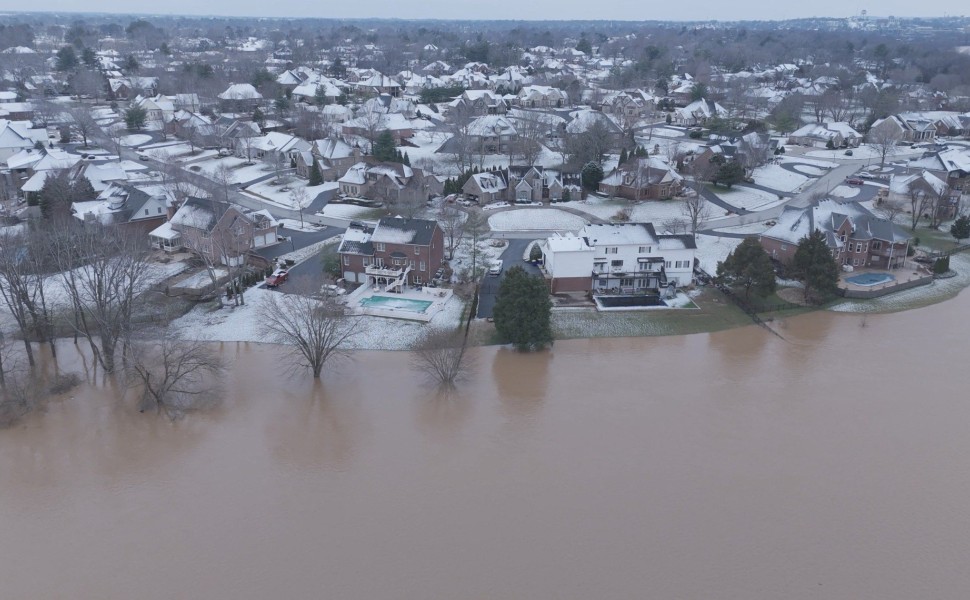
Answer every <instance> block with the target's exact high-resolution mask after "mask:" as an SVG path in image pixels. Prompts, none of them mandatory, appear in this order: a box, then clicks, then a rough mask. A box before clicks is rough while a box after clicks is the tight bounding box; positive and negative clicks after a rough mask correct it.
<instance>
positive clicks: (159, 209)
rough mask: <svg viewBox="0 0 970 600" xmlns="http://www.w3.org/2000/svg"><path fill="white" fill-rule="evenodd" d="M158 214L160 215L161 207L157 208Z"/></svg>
mask: <svg viewBox="0 0 970 600" xmlns="http://www.w3.org/2000/svg"><path fill="white" fill-rule="evenodd" d="M158 214H162V207H161V206H159V207H158Z"/></svg>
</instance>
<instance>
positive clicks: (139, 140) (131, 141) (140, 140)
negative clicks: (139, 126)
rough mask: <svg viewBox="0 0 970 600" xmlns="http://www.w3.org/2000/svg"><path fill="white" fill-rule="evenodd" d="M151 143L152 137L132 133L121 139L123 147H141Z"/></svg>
mask: <svg viewBox="0 0 970 600" xmlns="http://www.w3.org/2000/svg"><path fill="white" fill-rule="evenodd" d="M150 141H152V136H150V135H147V134H144V133H133V134H131V135H126V136H125V137H123V138H121V143H122V144H124V145H125V146H141V145H142V144H147V143H148V142H150Z"/></svg>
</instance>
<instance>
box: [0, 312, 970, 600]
mask: <svg viewBox="0 0 970 600" xmlns="http://www.w3.org/2000/svg"><path fill="white" fill-rule="evenodd" d="M968 307H970V295H968V294H963V295H961V296H959V297H958V298H956V299H954V300H951V301H949V302H946V303H944V304H941V305H937V306H933V307H929V308H925V309H921V310H916V311H911V312H906V313H900V314H892V315H881V316H869V317H867V318H863V317H861V316H857V315H837V314H829V313H816V314H811V315H806V316H803V317H797V318H793V319H790V320H787V321H784V322H782V323H777V324H776V327H777V330H778V331H779V332H780V333H781V334H782V335H783V336H784V337H785V339H784V340H782V339H779V338H778V337H776V336H773V335H771V334H769V333H767V332H765V331H764V330H762V329H759V328H756V327H748V328H744V329H738V330H734V331H727V332H722V333H716V334H709V335H708V334H701V335H692V336H683V337H665V338H644V339H609V340H590V341H573V342H566V343H557V344H556V346H555V348H554V350H552V351H551V352H548V353H542V354H532V355H521V354H515V353H512V352H510V351H507V350H504V349H497V348H486V349H481V350H477V351H476V352H475V357H476V359H477V362H478V369H477V371H476V375H475V376H474V378H473V379H472V381H470V382H469V383H468V384H466V385H465V386H463V387H462V388H460V393H459V394H457V395H454V396H451V397H446V396H442V395H439V394H436V393H435V392H433V391H432V390H430V389H429V388H427V387H425V386H423V385H422V384H421V383H420V381H419V380H418V379H417V378H416V376H415V375H414V373H413V372H412V370H411V368H410V366H409V357H408V355H407V354H404V353H362V354H360V355H358V356H357V357H356V358H355V359H354V360H353V361H352V362H348V363H345V364H342V365H340V366H339V367H338V368H336V369H334V370H333V371H331V372H330V373H328V374H327V375H326V378H325V381H324V383H322V384H319V385H314V384H313V383H311V382H309V381H308V380H307V379H306V378H300V377H293V376H290V375H288V374H287V373H286V372H285V365H286V359H285V357H283V356H281V354H280V353H279V351H278V349H275V348H272V347H259V346H255V345H246V344H240V345H236V344H231V345H229V344H227V345H224V346H223V351H224V354H225V355H226V357H227V358H228V359H229V360H230V361H231V362H232V372H231V376H230V378H229V383H228V389H227V399H226V401H225V402H224V404H223V405H222V407H221V408H220V409H217V410H215V411H213V412H210V413H207V414H203V415H192V416H189V417H188V418H186V419H184V420H181V421H178V422H174V423H172V422H170V421H168V420H166V419H164V418H156V417H154V416H150V415H143V414H139V413H138V412H137V411H136V410H135V409H134V407H133V406H134V403H133V400H131V399H127V400H125V399H120V398H119V396H118V394H117V393H116V391H114V390H112V389H107V388H105V387H101V386H97V387H95V386H91V385H85V386H83V387H82V388H80V389H78V390H77V391H76V392H75V394H74V395H73V397H71V398H68V399H64V400H62V401H58V402H55V403H53V404H52V405H51V406H50V407H49V408H48V410H47V411H46V412H45V413H43V414H36V415H32V416H31V417H30V418H29V419H28V420H27V422H26V423H25V424H23V425H20V426H17V427H15V428H13V429H10V430H5V431H0V597H2V598H4V599H21V598H23V599H35V598H99V599H114V598H119V599H120V598H123V599H130V598H140V599H154V598H159V599H162V598H164V599H169V598H233V599H249V598H253V599H257V598H258V599H264V598H328V599H345V598H347V599H358V598H359V599H366V600H382V599H420V600H429V599H439V598H440V599H449V600H453V599H497V598H502V599H504V598H516V599H518V598H524V599H544V598H550V599H557V600H571V599H577V600H579V599H582V600H588V599H591V598H596V599H641V598H663V599H681V598H682V599H690V600H697V599H717V600H732V599H737V600H752V599H761V598H766V599H767V598H770V599H776V598H784V599H786V600H800V599H821V598H838V599H843V598H852V599H856V600H858V599H870V598H871V599H879V600H888V599H907V600H908V599H912V598H944V599H946V598H966V597H968V596H970V569H968V568H967V564H968V563H970V510H968V508H967V499H968V497H970V435H968V433H970V394H968V393H967V389H968V384H970V379H968V374H967V373H968V369H967V362H966V357H967V356H968V350H970V335H968V334H970V320H968V319H966V318H965V315H966V314H967V313H968V310H967V309H968ZM68 348H70V346H69V345H68V344H65V346H64V350H63V351H62V354H63V355H66V354H68V353H69V352H68V350H67V349H68ZM65 360H66V359H65ZM73 368H74V369H75V370H79V369H80V367H79V366H77V365H74V367H73Z"/></svg>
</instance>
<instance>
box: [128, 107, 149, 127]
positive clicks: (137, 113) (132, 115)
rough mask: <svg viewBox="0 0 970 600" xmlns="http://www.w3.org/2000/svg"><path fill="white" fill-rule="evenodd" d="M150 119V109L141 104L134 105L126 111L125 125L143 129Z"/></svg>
mask: <svg viewBox="0 0 970 600" xmlns="http://www.w3.org/2000/svg"><path fill="white" fill-rule="evenodd" d="M147 119H148V111H146V110H145V109H144V108H142V107H140V106H132V107H131V108H129V109H128V110H126V111H125V126H126V127H128V129H130V130H134V129H143V128H144V127H145V121H146V120H147Z"/></svg>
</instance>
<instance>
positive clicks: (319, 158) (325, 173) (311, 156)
mask: <svg viewBox="0 0 970 600" xmlns="http://www.w3.org/2000/svg"><path fill="white" fill-rule="evenodd" d="M360 159H361V152H360V148H358V147H356V146H351V145H350V144H348V143H346V142H344V141H343V140H341V139H340V138H338V137H337V136H330V137H326V138H323V139H319V140H315V141H314V142H313V143H312V144H311V147H310V150H309V151H303V152H300V153H299V154H297V156H296V176H297V177H302V178H303V179H309V178H310V170H311V169H312V167H313V163H314V162H316V164H317V168H319V169H320V175H321V176H322V178H323V180H324V181H337V180H338V179H340V178H341V177H343V176H344V175H345V174H346V173H347V170H348V169H350V167H352V166H353V165H354V164H356V163H358V162H360Z"/></svg>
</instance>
